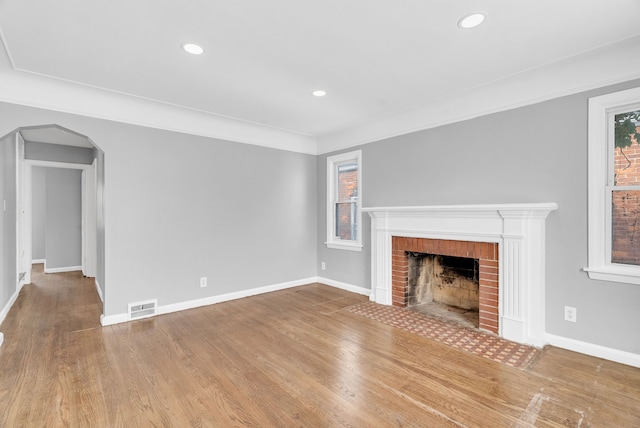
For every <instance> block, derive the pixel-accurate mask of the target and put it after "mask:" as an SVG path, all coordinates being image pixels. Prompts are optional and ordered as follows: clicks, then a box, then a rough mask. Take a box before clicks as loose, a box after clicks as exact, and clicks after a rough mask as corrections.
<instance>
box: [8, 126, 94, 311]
mask: <svg viewBox="0 0 640 428" xmlns="http://www.w3.org/2000/svg"><path fill="white" fill-rule="evenodd" d="M10 136H11V137H10V139H13V140H15V144H16V149H15V153H16V208H17V210H16V211H17V212H16V240H15V247H16V248H15V251H16V272H17V289H16V291H17V292H19V290H20V289H21V287H22V286H23V285H25V284H29V283H30V282H31V267H32V264H33V263H34V261H35V262H44V263H45V272H49V273H55V272H65V271H70V270H82V273H83V274H84V275H85V276H87V277H93V278H95V283H96V289H97V292H98V294H99V296H100V298H101V300H102V301H103V302H104V287H105V282H104V208H103V197H102V195H103V187H104V153H103V151H102V150H101V149H100V148H99V147H98V146H97V145H96V144H95V143H94V142H93V141H92V140H91V139H90V138H88V137H87V136H85V135H82V134H79V133H76V132H74V131H72V130H69V129H66V128H64V127H61V126H58V125H43V126H31V127H22V128H18V129H16V130H15V131H14V132H13V133H11V134H10ZM5 138H6V137H5ZM42 182H44V183H45V184H44V187H43V186H42V184H41V183H42ZM36 189H37V191H38V192H40V195H42V192H43V191H44V192H46V207H45V213H44V215H45V216H47V221H45V222H44V223H45V224H47V225H48V226H47V227H46V228H45V229H46V230H44V232H43V231H42V230H36V229H37V228H36V227H34V219H35V218H36V217H37V216H38V215H39V216H42V215H43V213H42V212H39V210H41V209H42V208H41V207H40V208H39V207H38V206H37V204H35V203H34V198H33V196H34V190H36ZM43 189H46V190H43ZM78 211H79V212H78ZM34 214H35V215H36V216H34ZM65 228H66V230H64V229H65ZM78 228H79V229H80V230H77V229H78ZM38 235H40V236H38ZM37 236H38V237H39V238H40V239H41V240H44V241H45V242H46V245H44V247H43V248H38V249H36V248H35V246H36V242H35V240H34V238H35V237H37ZM34 250H35V251H34ZM42 251H44V252H42ZM43 254H44V255H43Z"/></svg>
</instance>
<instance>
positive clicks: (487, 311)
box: [391, 236, 499, 334]
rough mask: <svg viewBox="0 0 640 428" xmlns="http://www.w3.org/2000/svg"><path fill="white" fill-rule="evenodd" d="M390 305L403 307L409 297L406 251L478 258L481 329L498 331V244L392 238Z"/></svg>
mask: <svg viewBox="0 0 640 428" xmlns="http://www.w3.org/2000/svg"><path fill="white" fill-rule="evenodd" d="M391 246H392V260H391V275H392V304H393V306H399V307H406V306H407V303H408V299H409V285H408V279H409V278H408V277H409V258H408V256H407V251H411V252H418V253H426V254H436V255H443V256H452V257H468V258H473V259H478V261H479V265H480V281H479V300H480V302H479V303H480V314H479V315H480V323H479V327H480V329H482V330H487V331H491V332H493V333H496V334H498V331H499V330H498V319H499V317H498V286H499V273H498V272H499V265H498V244H497V243H493V242H472V241H453V240H445V239H427V238H409V237H401V236H393V237H392V242H391Z"/></svg>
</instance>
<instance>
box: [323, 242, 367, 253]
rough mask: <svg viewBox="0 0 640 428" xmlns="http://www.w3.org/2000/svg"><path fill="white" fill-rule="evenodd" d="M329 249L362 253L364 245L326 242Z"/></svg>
mask: <svg viewBox="0 0 640 428" xmlns="http://www.w3.org/2000/svg"><path fill="white" fill-rule="evenodd" d="M325 244H326V245H327V248H333V249H335V250H348V251H362V245H361V244H358V243H356V242H325Z"/></svg>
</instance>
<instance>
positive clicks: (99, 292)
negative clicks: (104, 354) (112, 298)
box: [93, 278, 104, 303]
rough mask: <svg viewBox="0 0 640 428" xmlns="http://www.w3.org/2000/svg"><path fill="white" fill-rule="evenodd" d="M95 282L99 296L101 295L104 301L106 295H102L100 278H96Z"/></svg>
mask: <svg viewBox="0 0 640 428" xmlns="http://www.w3.org/2000/svg"><path fill="white" fill-rule="evenodd" d="M93 282H94V283H95V285H96V291H97V292H98V297H100V301H101V302H102V303H104V296H103V295H102V288H100V284H99V283H98V279H97V278H94V279H93Z"/></svg>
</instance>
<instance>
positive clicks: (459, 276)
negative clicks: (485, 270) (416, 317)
mask: <svg viewBox="0 0 640 428" xmlns="http://www.w3.org/2000/svg"><path fill="white" fill-rule="evenodd" d="M406 254H407V257H408V262H409V269H408V302H407V303H408V306H409V307H412V308H414V309H416V310H419V311H421V312H425V313H429V314H431V315H436V316H443V317H445V318H448V319H450V320H453V321H456V322H461V323H463V324H471V325H473V326H474V327H478V317H479V282H480V281H479V280H480V263H479V260H478V259H473V258H466V257H453V256H445V255H436V254H426V253H417V252H412V251H407V252H406Z"/></svg>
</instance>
